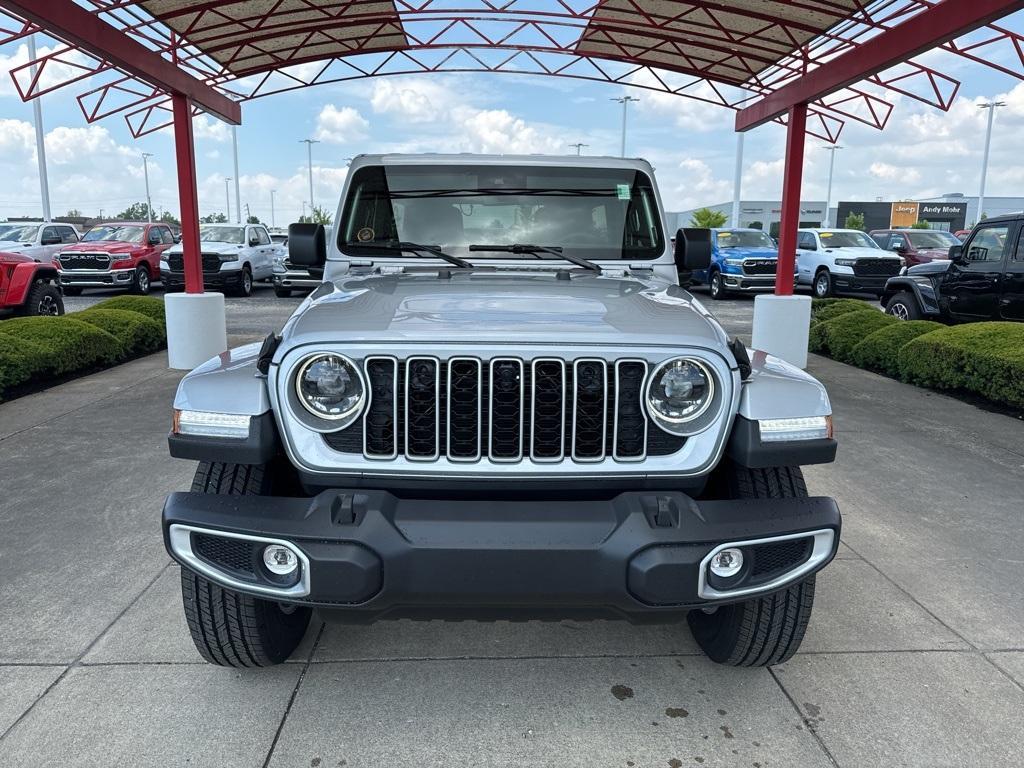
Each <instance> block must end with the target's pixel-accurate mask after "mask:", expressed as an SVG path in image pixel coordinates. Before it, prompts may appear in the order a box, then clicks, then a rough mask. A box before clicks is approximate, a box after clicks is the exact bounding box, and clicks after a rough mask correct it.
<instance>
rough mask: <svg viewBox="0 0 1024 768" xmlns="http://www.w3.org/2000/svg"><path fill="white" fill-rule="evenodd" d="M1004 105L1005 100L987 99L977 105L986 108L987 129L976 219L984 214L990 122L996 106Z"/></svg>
mask: <svg viewBox="0 0 1024 768" xmlns="http://www.w3.org/2000/svg"><path fill="white" fill-rule="evenodd" d="M1005 106H1006V102H1005V101H987V102H985V103H984V104H979V105H978V107H979V108H980V109H987V110H988V130H987V131H986V132H985V154H984V156H983V157H982V159H981V187H980V188H979V189H978V219H977V221H981V217H982V216H984V215H985V180H986V178H987V177H988V151H989V148H990V147H991V146H992V123H993V121H994V120H995V118H996V107H1005ZM975 223H977V222H975Z"/></svg>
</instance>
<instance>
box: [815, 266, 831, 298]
mask: <svg viewBox="0 0 1024 768" xmlns="http://www.w3.org/2000/svg"><path fill="white" fill-rule="evenodd" d="M832 292H833V291H832V273H831V272H829V271H828V270H827V269H822V270H819V271H818V274H816V275H815V276H814V296H815V298H818V299H827V298H828V297H829V296H831V295H832Z"/></svg>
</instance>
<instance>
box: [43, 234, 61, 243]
mask: <svg viewBox="0 0 1024 768" xmlns="http://www.w3.org/2000/svg"><path fill="white" fill-rule="evenodd" d="M60 243H61V240H60V236H59V235H58V236H57V237H44V238H42V239H40V241H39V244H40V245H60Z"/></svg>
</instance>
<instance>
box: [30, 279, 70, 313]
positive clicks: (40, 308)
mask: <svg viewBox="0 0 1024 768" xmlns="http://www.w3.org/2000/svg"><path fill="white" fill-rule="evenodd" d="M19 314H21V315H42V316H43V317H57V316H60V315H63V314H64V298H63V297H62V296H61V293H60V288H58V287H57V286H55V285H54V284H53V283H36V284H35V285H33V286H32V290H30V291H29V292H28V297H27V298H26V299H25V303H24V304H22V305H21V308H20V310H19Z"/></svg>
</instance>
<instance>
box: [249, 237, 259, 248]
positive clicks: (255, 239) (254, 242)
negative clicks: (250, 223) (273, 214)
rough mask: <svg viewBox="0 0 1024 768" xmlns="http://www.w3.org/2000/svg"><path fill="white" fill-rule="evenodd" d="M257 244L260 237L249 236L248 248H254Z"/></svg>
mask: <svg viewBox="0 0 1024 768" xmlns="http://www.w3.org/2000/svg"><path fill="white" fill-rule="evenodd" d="M259 244H260V239H259V238H258V237H250V238H249V247H250V248H255V247H256V246H257V245H259Z"/></svg>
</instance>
